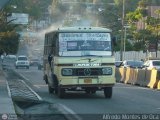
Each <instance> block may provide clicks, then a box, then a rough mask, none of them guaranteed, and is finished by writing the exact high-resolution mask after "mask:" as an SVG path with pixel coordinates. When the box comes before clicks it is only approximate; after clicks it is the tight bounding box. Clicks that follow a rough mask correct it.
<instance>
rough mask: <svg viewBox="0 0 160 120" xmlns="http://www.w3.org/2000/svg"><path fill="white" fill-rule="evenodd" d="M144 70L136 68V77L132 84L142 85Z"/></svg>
mask: <svg viewBox="0 0 160 120" xmlns="http://www.w3.org/2000/svg"><path fill="white" fill-rule="evenodd" d="M145 77H146V71H145V70H142V69H138V70H137V79H135V80H134V84H136V85H143V82H144V81H145Z"/></svg>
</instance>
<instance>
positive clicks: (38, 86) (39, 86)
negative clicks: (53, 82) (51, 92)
mask: <svg viewBox="0 0 160 120" xmlns="http://www.w3.org/2000/svg"><path fill="white" fill-rule="evenodd" d="M33 86H35V87H37V88H41V87H48V86H47V85H33Z"/></svg>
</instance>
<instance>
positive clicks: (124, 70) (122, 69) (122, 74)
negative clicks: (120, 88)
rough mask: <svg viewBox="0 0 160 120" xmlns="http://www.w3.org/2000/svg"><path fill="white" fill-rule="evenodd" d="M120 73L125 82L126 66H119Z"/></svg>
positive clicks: (122, 80)
mask: <svg viewBox="0 0 160 120" xmlns="http://www.w3.org/2000/svg"><path fill="white" fill-rule="evenodd" d="M119 71H120V74H121V79H120V81H121V82H124V81H125V79H126V69H125V68H119Z"/></svg>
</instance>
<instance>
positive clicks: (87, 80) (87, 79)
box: [84, 78, 92, 83]
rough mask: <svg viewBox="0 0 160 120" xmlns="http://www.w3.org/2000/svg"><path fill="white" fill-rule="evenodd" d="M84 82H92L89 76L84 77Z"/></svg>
mask: <svg viewBox="0 0 160 120" xmlns="http://www.w3.org/2000/svg"><path fill="white" fill-rule="evenodd" d="M84 83H92V79H91V78H86V79H84Z"/></svg>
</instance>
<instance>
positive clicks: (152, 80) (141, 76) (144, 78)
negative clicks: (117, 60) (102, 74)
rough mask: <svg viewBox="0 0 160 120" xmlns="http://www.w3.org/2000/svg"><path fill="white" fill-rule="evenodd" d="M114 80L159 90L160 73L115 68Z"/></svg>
mask: <svg viewBox="0 0 160 120" xmlns="http://www.w3.org/2000/svg"><path fill="white" fill-rule="evenodd" d="M116 80H117V81H118V82H119V81H121V82H124V83H129V84H136V85H140V86H142V87H143V86H145V87H149V88H157V89H159V90H160V71H157V70H143V69H132V68H116Z"/></svg>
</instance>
